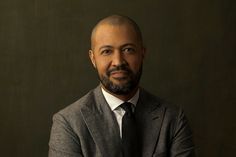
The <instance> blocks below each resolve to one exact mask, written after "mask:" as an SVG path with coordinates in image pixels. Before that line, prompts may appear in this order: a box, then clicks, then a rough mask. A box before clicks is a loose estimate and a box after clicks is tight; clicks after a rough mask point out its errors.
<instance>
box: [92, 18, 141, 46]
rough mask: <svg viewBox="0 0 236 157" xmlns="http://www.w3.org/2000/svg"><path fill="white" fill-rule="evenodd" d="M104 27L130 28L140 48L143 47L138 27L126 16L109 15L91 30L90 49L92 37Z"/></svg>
mask: <svg viewBox="0 0 236 157" xmlns="http://www.w3.org/2000/svg"><path fill="white" fill-rule="evenodd" d="M104 25H111V26H127V27H131V28H132V29H133V30H134V32H135V33H136V36H137V38H138V41H139V42H140V44H141V46H143V39H142V33H141V31H140V29H139V27H138V25H137V24H136V23H135V22H134V21H133V20H132V19H131V18H129V17H127V16H122V15H111V16H108V17H106V18H104V19H102V20H100V21H99V22H98V23H97V24H96V25H95V27H94V28H93V30H92V34H91V49H92V48H93V44H94V37H95V35H96V32H97V30H98V29H99V28H100V27H102V26H104Z"/></svg>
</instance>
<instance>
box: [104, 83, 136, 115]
mask: <svg viewBox="0 0 236 157" xmlns="http://www.w3.org/2000/svg"><path fill="white" fill-rule="evenodd" d="M101 88H102V87H101ZM102 93H103V95H104V97H105V99H106V101H107V103H108V105H109V106H110V108H111V110H112V111H113V110H115V109H116V108H117V107H119V106H120V105H121V104H122V103H124V101H123V100H121V99H119V98H117V97H115V96H114V95H112V94H110V93H108V92H107V91H105V90H104V89H103V88H102ZM138 98H139V89H138V90H137V92H136V93H135V95H134V96H133V97H132V98H131V99H129V100H128V102H130V103H132V104H133V105H134V106H136V104H137V102H138Z"/></svg>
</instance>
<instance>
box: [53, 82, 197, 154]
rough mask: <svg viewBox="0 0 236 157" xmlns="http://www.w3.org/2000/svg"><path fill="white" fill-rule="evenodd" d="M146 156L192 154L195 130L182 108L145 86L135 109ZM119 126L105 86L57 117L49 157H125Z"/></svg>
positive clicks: (54, 122) (93, 91)
mask: <svg viewBox="0 0 236 157" xmlns="http://www.w3.org/2000/svg"><path fill="white" fill-rule="evenodd" d="M135 116H136V119H137V122H138V128H139V131H140V137H139V138H140V140H141V141H142V146H141V148H142V154H140V156H142V157H192V156H194V146H193V142H192V133H191V130H190V128H189V126H188V123H187V120H186V118H185V116H184V113H183V111H182V110H181V109H179V108H178V107H176V106H172V105H169V104H167V103H165V102H163V101H162V100H160V99H159V98H157V97H155V96H153V95H151V94H149V93H148V92H146V91H144V90H143V89H141V90H140V96H139V100H138V103H137V106H136V108H135ZM121 152H122V151H121V138H120V133H119V126H118V123H117V121H116V118H115V115H114V114H113V112H112V111H111V109H110V107H109V106H108V104H107V102H106V100H105V98H104V96H103V94H102V91H101V87H100V86H98V87H97V88H96V89H94V90H92V91H90V92H89V93H88V94H86V95H85V96H84V97H82V98H81V99H79V100H78V101H76V102H75V103H73V104H72V105H70V106H68V107H66V108H65V109H63V110H61V111H59V112H58V113H56V114H55V115H54V116H53V125H52V129H51V136H50V141H49V157H122V154H121Z"/></svg>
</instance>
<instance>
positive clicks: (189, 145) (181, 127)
mask: <svg viewBox="0 0 236 157" xmlns="http://www.w3.org/2000/svg"><path fill="white" fill-rule="evenodd" d="M171 143H172V144H171V150H170V156H171V157H195V152H194V144H193V135H192V131H191V129H190V127H189V124H188V121H187V119H186V117H185V115H184V113H183V111H182V110H180V112H179V115H178V118H177V120H176V124H175V127H174V133H173V139H172V142H171Z"/></svg>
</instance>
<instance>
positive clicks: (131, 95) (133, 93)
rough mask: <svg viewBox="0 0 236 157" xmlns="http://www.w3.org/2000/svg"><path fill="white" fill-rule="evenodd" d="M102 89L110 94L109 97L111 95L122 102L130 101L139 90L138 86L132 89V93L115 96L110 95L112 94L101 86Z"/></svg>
mask: <svg viewBox="0 0 236 157" xmlns="http://www.w3.org/2000/svg"><path fill="white" fill-rule="evenodd" d="M102 88H103V89H104V90H105V91H106V92H108V93H110V94H111V95H113V96H115V97H117V98H119V99H121V100H123V101H128V100H129V99H131V98H132V97H133V96H134V95H135V93H136V92H137V90H138V88H139V86H137V87H136V88H134V89H133V90H132V91H130V92H129V93H127V94H121V95H120V94H115V93H112V92H110V91H109V90H107V89H106V88H105V87H104V86H103V85H102Z"/></svg>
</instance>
